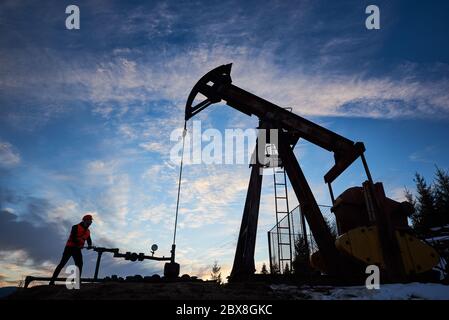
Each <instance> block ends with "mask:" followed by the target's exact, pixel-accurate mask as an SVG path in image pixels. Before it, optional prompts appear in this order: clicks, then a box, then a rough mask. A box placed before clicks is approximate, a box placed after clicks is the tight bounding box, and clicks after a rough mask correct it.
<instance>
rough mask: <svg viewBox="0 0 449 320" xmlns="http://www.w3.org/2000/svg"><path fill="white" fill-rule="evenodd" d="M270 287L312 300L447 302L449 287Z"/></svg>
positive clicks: (285, 293) (395, 285)
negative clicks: (370, 288)
mask: <svg viewBox="0 0 449 320" xmlns="http://www.w3.org/2000/svg"><path fill="white" fill-rule="evenodd" d="M270 287H271V289H272V290H273V291H274V292H275V294H279V295H281V296H290V297H291V298H295V297H303V298H304V297H310V299H313V300H413V299H415V300H449V286H448V285H442V284H435V283H408V284H383V285H382V284H381V285H380V289H379V290H375V289H372V290H369V289H367V288H366V287H364V286H353V287H331V286H317V287H295V286H287V285H271V286H270Z"/></svg>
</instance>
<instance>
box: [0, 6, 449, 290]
mask: <svg viewBox="0 0 449 320" xmlns="http://www.w3.org/2000/svg"><path fill="white" fill-rule="evenodd" d="M69 4H76V5H78V6H79V8H80V11H81V29H80V30H67V29H65V19H66V17H67V15H66V14H65V8H66V6H67V5H69ZM369 4H376V5H378V6H379V8H380V12H381V29H380V30H367V29H366V28H365V19H366V17H367V15H366V14H365V8H366V6H368V5H369ZM448 12H449V3H448V2H447V1H436V0H435V1H426V2H425V1H413V2H411V1H374V2H371V1H370V2H368V1H338V2H331V1H265V2H264V3H263V4H261V2H260V1H257V2H256V1H245V2H242V1H204V2H202V1H172V2H154V1H77V2H68V1H58V2H54V1H8V0H6V1H2V3H1V4H0V32H1V37H0V209H1V216H0V217H1V224H0V228H1V231H2V235H1V236H0V237H1V243H0V283H2V284H8V283H11V282H10V281H12V282H14V281H17V280H19V279H21V278H22V277H23V276H24V275H27V274H42V275H44V274H45V275H48V274H50V273H51V271H52V268H53V267H54V264H55V263H57V262H58V259H59V257H60V254H61V252H62V248H63V245H64V241H65V239H66V237H67V233H68V230H69V228H70V226H71V225H72V224H75V223H77V222H78V220H79V219H80V217H81V216H82V215H83V214H84V213H85V212H93V214H94V216H95V223H94V225H93V226H92V235H93V239H94V243H95V244H96V245H104V246H114V247H120V248H122V249H123V250H124V251H137V252H141V251H142V252H143V251H145V252H148V251H149V247H150V246H151V244H152V243H158V244H159V248H160V251H159V253H160V254H161V255H163V254H164V255H168V254H169V249H170V245H171V239H172V231H173V218H174V212H175V205H176V188H177V185H176V182H177V174H178V168H179V167H178V164H177V163H173V162H172V161H170V158H169V152H170V149H171V148H172V147H173V145H174V142H172V141H170V134H171V132H172V131H173V130H175V129H177V128H180V127H182V125H183V113H184V106H185V101H186V99H187V96H188V94H189V92H190V89H191V88H192V87H193V85H194V84H195V83H196V81H197V80H198V79H199V78H200V77H201V76H202V75H203V74H205V73H206V72H207V71H209V70H210V69H212V68H214V67H216V66H218V65H220V64H223V63H229V62H233V72H232V77H233V82H234V84H236V85H237V86H240V87H242V88H244V89H246V90H249V91H251V92H253V93H255V94H257V95H260V96H261V97H263V98H265V99H268V100H270V101H273V102H274V103H276V104H278V105H280V106H283V107H292V108H293V111H294V112H295V113H298V114H300V115H301V116H304V117H306V118H308V119H311V120H313V121H316V122H317V123H319V124H321V125H323V126H325V127H327V128H329V129H331V130H334V131H336V132H337V133H339V134H341V135H344V136H346V137H348V138H350V139H352V140H354V141H363V142H364V143H365V145H366V147H367V153H366V156H367V159H368V163H369V165H370V168H371V172H372V175H373V177H374V179H375V180H377V181H382V182H383V183H384V186H385V188H386V191H387V193H388V195H389V196H390V197H392V198H394V199H398V200H401V199H402V198H403V190H404V187H407V188H409V189H410V190H413V189H414V188H413V180H412V179H413V175H414V173H415V172H416V171H418V172H420V173H422V174H423V175H424V176H425V177H426V178H427V179H428V180H430V179H431V178H432V175H433V172H434V169H435V164H436V165H438V166H440V167H441V168H444V169H448V167H449V163H448V162H449V161H448V160H449V151H448V148H447V146H448V143H447V137H448V136H449V134H448V133H449V129H448V127H449V126H448V124H449V94H448V90H447V89H448V88H449V42H448V41H447V34H448V31H449V17H448ZM196 119H197V120H201V121H202V126H203V128H217V129H219V130H221V131H222V132H224V129H226V128H231V129H232V128H243V129H246V128H254V127H255V126H256V125H257V120H256V119H254V118H249V117H247V116H245V115H243V114H240V113H238V112H237V111H235V110H232V109H231V108H229V107H226V106H224V105H223V104H220V105H216V106H212V107H209V108H208V109H206V110H205V111H203V112H202V113H201V114H200V115H199V116H198V117H197V118H196ZM189 125H191V123H190V124H189ZM295 152H296V153H297V155H298V157H299V159H300V163H301V164H302V166H303V169H304V172H305V174H306V176H307V178H308V179H309V182H310V184H311V186H312V189H313V191H314V192H315V195H316V197H317V199H318V202H320V203H322V204H329V202H330V200H329V197H328V195H327V193H326V187H325V185H324V184H323V183H322V182H323V178H322V177H323V175H324V173H325V172H326V171H327V169H328V168H330V166H331V164H332V155H331V154H329V153H327V152H326V151H323V150H320V149H319V148H317V147H315V146H312V145H310V144H308V143H301V144H300V145H299V146H298V147H297V148H296V150H295ZM184 173H185V176H184V178H185V179H184V184H183V189H182V196H181V205H180V207H181V210H180V220H179V227H180V228H179V233H178V240H177V243H178V259H179V262H180V263H181V268H182V270H181V272H182V273H189V274H196V275H200V276H207V275H208V272H209V270H210V266H211V265H212V264H213V262H214V260H218V262H219V264H221V265H222V266H223V272H224V273H227V272H228V271H229V269H230V267H231V265H232V259H233V256H234V250H235V242H236V238H237V233H238V229H239V225H240V219H241V213H242V209H243V204H244V199H245V192H246V186H247V180H248V178H249V170H248V168H247V165H205V164H202V165H188V166H186V167H185V171H184ZM363 180H364V177H363V175H362V174H361V170H360V164H356V165H355V166H354V167H353V168H351V170H349V171H348V172H347V173H345V174H344V175H343V176H342V177H341V178H340V179H338V181H337V182H336V184H335V188H336V193H337V194H338V193H339V192H341V191H343V190H344V189H345V188H347V187H349V186H352V185H358V184H360V183H361V182H362V181H363ZM290 196H291V206H292V207H293V205H294V204H296V203H297V201H296V200H295V199H294V197H293V194H290ZM273 210H274V199H273V186H272V181H271V179H270V178H268V179H266V180H265V184H264V188H263V199H262V207H261V213H260V221H259V236H258V242H257V252H256V262H257V266H258V268H259V269H260V266H261V264H262V263H263V262H268V259H267V245H266V243H267V240H266V231H267V230H268V229H270V228H271V226H272V225H273V224H274V211H273ZM94 258H95V257H94V256H92V254H88V255H87V256H86V263H85V265H86V273H87V274H89V273H90V272H91V271H92V266H93V259H94ZM162 267H163V266H162V265H161V264H160V263H156V262H145V263H140V264H132V263H128V262H124V261H118V260H112V259H110V258H108V257H105V259H104V269H103V271H104V274H103V275H107V274H113V273H115V274H119V275H127V274H135V273H141V274H152V273H154V272H161V270H162Z"/></svg>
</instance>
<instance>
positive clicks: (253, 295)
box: [6, 282, 449, 301]
mask: <svg viewBox="0 0 449 320" xmlns="http://www.w3.org/2000/svg"><path fill="white" fill-rule="evenodd" d="M6 299H8V300H24V299H25V300H184V301H188V300H353V299H356V300H411V299H413V300H415V299H423V300H426V299H429V300H433V299H438V300H449V286H448V285H442V284H433V283H428V284H425V283H410V284H387V285H381V287H380V289H379V290H368V289H366V288H365V287H364V286H350V287H338V286H323V285H321V286H307V285H303V286H298V285H286V284H267V283H259V282H249V283H231V284H225V285H218V284H217V283H215V282H161V283H118V282H106V283H100V284H83V285H82V287H81V289H80V290H68V289H67V288H66V287H65V286H64V285H57V286H52V287H50V286H47V285H40V286H34V287H31V288H28V289H19V290H18V291H17V292H15V293H14V294H12V295H10V296H8V297H7V298H6Z"/></svg>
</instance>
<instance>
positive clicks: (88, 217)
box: [83, 214, 93, 221]
mask: <svg viewBox="0 0 449 320" xmlns="http://www.w3.org/2000/svg"><path fill="white" fill-rule="evenodd" d="M86 220H93V218H92V215H90V214H86V215H85V216H84V217H83V221H86Z"/></svg>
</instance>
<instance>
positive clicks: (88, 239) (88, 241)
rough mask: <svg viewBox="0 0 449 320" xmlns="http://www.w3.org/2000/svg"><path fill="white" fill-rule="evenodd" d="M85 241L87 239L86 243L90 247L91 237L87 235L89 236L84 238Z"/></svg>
mask: <svg viewBox="0 0 449 320" xmlns="http://www.w3.org/2000/svg"><path fill="white" fill-rule="evenodd" d="M86 241H87V245H88V246H89V247H92V239H91V238H90V236H89V238H87V239H86Z"/></svg>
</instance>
